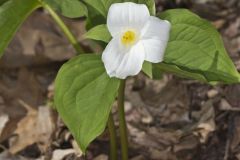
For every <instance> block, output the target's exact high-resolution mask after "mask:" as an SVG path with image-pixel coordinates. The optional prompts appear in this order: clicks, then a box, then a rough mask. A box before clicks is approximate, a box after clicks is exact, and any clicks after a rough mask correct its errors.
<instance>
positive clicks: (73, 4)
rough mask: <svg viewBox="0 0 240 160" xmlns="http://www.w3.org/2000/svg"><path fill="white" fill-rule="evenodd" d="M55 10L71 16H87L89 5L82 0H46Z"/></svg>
mask: <svg viewBox="0 0 240 160" xmlns="http://www.w3.org/2000/svg"><path fill="white" fill-rule="evenodd" d="M44 1H45V2H46V3H47V4H49V5H50V6H51V7H52V8H53V9H54V10H56V11H57V12H59V13H61V14H62V15H63V16H66V17H69V18H78V17H83V16H87V14H88V11H87V7H86V6H85V5H84V4H83V3H82V2H81V1H80V0H44Z"/></svg>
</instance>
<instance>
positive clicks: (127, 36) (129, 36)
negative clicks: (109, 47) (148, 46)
mask: <svg viewBox="0 0 240 160" xmlns="http://www.w3.org/2000/svg"><path fill="white" fill-rule="evenodd" d="M121 41H122V44H124V45H131V44H134V42H135V41H136V33H135V32H134V31H130V30H128V31H126V32H125V33H124V34H123V36H122V39H121Z"/></svg>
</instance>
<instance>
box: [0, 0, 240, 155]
mask: <svg viewBox="0 0 240 160" xmlns="http://www.w3.org/2000/svg"><path fill="white" fill-rule="evenodd" d="M0 5H1V6H0V56H1V55H2V54H3V51H4V49H5V48H6V47H7V45H8V43H9V42H10V41H11V38H12V37H13V36H14V33H15V32H16V30H17V28H18V27H19V26H20V25H21V23H22V22H23V21H24V20H25V19H26V17H28V16H29V15H30V14H31V13H32V12H33V11H34V10H36V9H37V8H39V7H43V8H44V9H46V10H47V11H48V12H49V13H50V15H51V16H52V17H53V19H54V20H55V21H56V23H57V24H58V25H59V27H60V28H61V29H62V31H63V33H64V34H65V35H66V37H67V38H68V39H69V42H70V43H71V44H72V45H73V46H74V48H75V49H76V52H77V53H78V54H80V55H78V56H76V57H74V58H73V59H71V60H70V61H68V62H67V63H65V64H64V65H63V66H62V67H61V69H60V71H59V73H58V75H57V78H56V81H55V97H54V104H55V106H56V109H57V111H58V113H59V115H60V117H61V118H62V119H63V121H64V123H65V124H66V125H67V127H68V128H69V130H70V131H71V133H72V134H73V136H74V138H75V139H76V141H77V142H78V144H79V146H80V148H81V150H82V151H83V153H85V152H86V149H87V147H88V145H89V143H90V142H92V141H93V140H94V139H95V138H96V137H97V136H99V135H100V134H101V133H102V132H103V131H104V130H105V128H106V126H107V125H108V129H109V133H110V140H111V143H110V144H111V155H110V156H111V159H112V160H116V159H117V145H116V130H115V126H114V122H113V118H112V115H111V107H112V104H113V102H114V101H115V99H116V98H117V101H118V113H119V121H120V123H119V124H120V126H119V127H120V138H121V151H122V159H123V160H127V159H128V142H127V127H126V122H125V115H124V103H123V102H124V88H125V81H126V78H127V77H129V76H134V75H137V74H138V73H139V72H140V71H141V70H142V71H143V72H144V73H145V74H146V75H147V76H148V77H149V78H152V79H157V78H159V76H160V75H161V74H162V73H163V72H170V73H173V74H175V75H177V76H180V77H184V78H189V79H195V80H199V81H201V82H205V83H209V84H216V83H219V82H220V83H225V84H232V83H239V82H240V75H239V73H238V71H237V70H236V68H235V66H234V64H233V63H232V61H231V59H230V58H229V56H228V54H227V52H226V50H225V48H224V45H223V42H222V40H221V36H220V35H219V33H218V32H217V31H216V29H215V28H214V27H213V26H212V25H211V23H209V22H208V21H206V20H204V19H202V18H200V17H199V16H197V15H195V14H194V13H192V12H190V11H189V10H186V9H171V10H167V11H165V12H162V13H156V10H155V2H154V0H3V1H0ZM56 12H58V13H60V14H62V15H63V16H66V17H69V18H76V17H82V16H85V17H86V29H87V30H88V32H87V33H86V34H85V35H84V37H85V38H88V39H92V40H95V41H96V42H98V41H102V42H103V43H104V44H105V45H103V46H106V47H104V51H103V53H102V54H94V53H93V54H85V53H84V50H83V49H82V48H81V47H80V45H79V43H78V41H77V40H76V38H75V37H74V36H73V35H72V33H71V31H69V29H68V28H67V26H66V25H65V24H64V23H63V21H62V20H61V18H60V17H59V16H58V14H56Z"/></svg>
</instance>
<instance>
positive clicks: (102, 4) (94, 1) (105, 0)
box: [83, 0, 156, 17]
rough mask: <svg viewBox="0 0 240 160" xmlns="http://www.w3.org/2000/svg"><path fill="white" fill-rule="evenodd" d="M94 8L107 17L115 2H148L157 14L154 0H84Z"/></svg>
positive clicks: (151, 9) (149, 6)
mask: <svg viewBox="0 0 240 160" xmlns="http://www.w3.org/2000/svg"><path fill="white" fill-rule="evenodd" d="M83 1H84V2H86V3H87V4H89V5H90V6H92V7H93V8H95V9H96V10H97V11H98V12H99V13H101V15H102V16H104V17H107V13H108V9H109V7H110V6H111V5H112V4H113V3H122V2H134V3H139V4H146V5H147V7H148V8H149V11H150V13H151V14H152V15H155V12H156V11H155V2H154V0H83Z"/></svg>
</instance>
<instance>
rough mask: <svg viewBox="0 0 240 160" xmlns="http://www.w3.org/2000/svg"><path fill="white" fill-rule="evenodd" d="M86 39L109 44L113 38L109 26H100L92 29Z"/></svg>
mask: <svg viewBox="0 0 240 160" xmlns="http://www.w3.org/2000/svg"><path fill="white" fill-rule="evenodd" d="M84 37H85V38H88V39H93V40H99V41H103V42H106V43H108V42H109V41H110V40H111V39H112V36H111V35H110V33H109V31H108V29H107V26H106V25H105V24H102V25H98V26H96V27H94V28H92V29H90V30H89V31H88V32H87V33H86V34H85V35H84Z"/></svg>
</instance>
